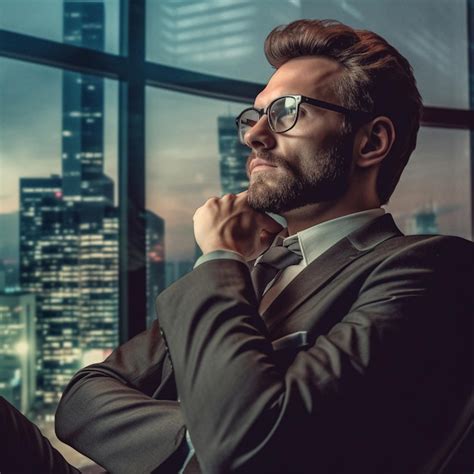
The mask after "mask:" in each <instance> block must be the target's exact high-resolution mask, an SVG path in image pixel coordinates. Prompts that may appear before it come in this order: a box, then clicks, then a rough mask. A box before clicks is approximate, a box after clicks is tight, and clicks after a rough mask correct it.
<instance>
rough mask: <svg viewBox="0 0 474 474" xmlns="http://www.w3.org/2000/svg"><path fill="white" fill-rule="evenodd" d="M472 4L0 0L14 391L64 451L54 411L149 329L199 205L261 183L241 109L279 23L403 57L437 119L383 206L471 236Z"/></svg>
mask: <svg viewBox="0 0 474 474" xmlns="http://www.w3.org/2000/svg"><path fill="white" fill-rule="evenodd" d="M448 7H449V14H447V13H446V9H447V8H448ZM473 11H474V7H473V3H472V1H471V0H452V1H451V0H450V1H449V2H448V1H447V0H437V1H430V2H426V1H424V0H416V1H413V2H398V1H396V0H383V1H382V0H380V1H379V0H377V1H375V0H370V1H364V2H360V1H358V0H357V1H356V0H337V1H332V0H324V1H323V0H321V1H318V2H314V1H309V0H282V1H280V2H274V1H273V0H262V1H259V2H255V1H252V0H192V1H185V0H159V1H154V0H148V1H147V0H134V1H133V2H129V1H127V0H90V1H89V0H87V1H86V0H82V1H69V0H44V1H42V2H38V1H36V0H3V1H1V2H0V134H1V135H0V167H1V173H0V185H1V189H2V192H1V195H0V228H1V229H2V234H1V238H0V395H3V396H5V397H6V398H7V399H8V400H10V401H11V402H12V403H13V404H15V405H16V406H17V407H19V408H20V409H21V410H22V411H23V412H24V413H25V414H27V415H28V416H30V417H31V418H32V419H33V420H34V421H35V422H37V423H38V424H40V426H41V428H42V429H43V431H44V432H45V433H46V435H47V436H49V437H50V438H51V439H52V441H53V444H55V445H57V446H59V444H57V440H56V439H55V437H54V433H53V428H52V420H53V416H54V408H55V405H56V403H57V400H58V397H59V395H60V393H61V391H62V389H63V388H64V386H65V384H66V383H67V382H68V380H69V379H70V377H71V376H72V374H73V373H74V372H75V371H76V370H77V369H78V368H79V367H81V366H83V365H85V364H89V363H92V362H95V361H97V360H100V359H103V358H104V357H105V356H106V355H107V353H108V352H109V351H110V350H111V349H112V348H113V347H115V346H116V345H117V344H118V343H119V342H124V341H125V340H126V339H128V338H130V337H132V336H134V335H135V334H136V333H138V332H139V331H141V330H142V329H144V328H145V327H146V324H147V323H148V324H149V323H150V321H151V320H152V319H153V318H154V317H155V314H154V307H153V306H154V305H153V302H154V298H155V296H156V295H157V294H158V293H159V292H160V291H162V290H163V289H164V288H165V287H166V286H168V285H169V284H171V283H172V282H173V281H174V280H176V279H177V278H179V277H180V276H182V275H184V274H185V273H186V272H188V271H190V270H191V269H192V267H193V264H194V262H195V259H196V257H197V256H198V255H199V249H198V248H197V246H196V244H195V242H194V238H193V229H192V216H193V214H194V212H195V210H196V208H197V207H198V206H200V205H201V204H203V203H204V201H205V200H206V199H207V198H208V197H210V196H213V195H216V196H219V195H221V194H223V193H227V192H233V193H236V192H239V191H241V190H242V189H245V187H246V186H247V178H246V175H245V161H246V158H247V156H248V150H247V149H246V148H245V147H243V146H242V145H240V144H239V142H238V140H237V136H236V134H235V130H234V122H233V117H234V116H235V115H236V114H237V113H238V112H240V111H241V110H242V108H244V107H245V106H246V105H248V104H249V103H251V102H252V101H253V98H254V96H255V95H256V94H257V93H258V91H259V90H261V89H262V88H263V86H264V84H265V82H266V81H267V79H268V77H269V76H270V75H271V73H272V68H271V67H270V66H269V65H268V64H267V63H266V60H265V58H264V54H263V40H264V38H265V37H266V35H267V33H268V32H269V31H270V30H271V29H272V28H274V27H275V26H277V25H279V24H284V23H288V22H290V21H292V20H295V19H297V18H301V17H307V18H312V17H319V18H337V19H339V20H341V21H342V22H346V23H348V24H349V25H351V26H354V27H357V28H367V29H373V30H374V31H377V32H380V33H381V34H382V35H383V36H385V37H386V38H387V39H388V40H389V41H390V42H392V43H393V44H394V45H395V46H396V47H398V48H399V49H400V51H401V52H402V53H403V54H405V55H406V57H407V58H408V59H409V60H410V61H411V62H412V64H413V67H414V71H415V75H416V77H417V79H418V83H419V85H420V89H421V92H422V95H423V97H424V101H425V104H426V105H427V107H426V110H425V112H427V113H426V115H425V117H430V118H429V120H428V119H425V124H424V126H423V127H422V128H421V130H420V134H419V139H418V147H417V149H416V151H415V153H414V155H413V156H412V158H411V160H410V162H409V165H408V166H407V168H406V170H405V172H404V174H403V175H402V179H401V182H400V184H399V186H398V188H397V190H396V192H395V194H394V196H393V197H392V199H391V201H390V203H389V204H388V206H387V207H388V209H389V210H390V211H391V212H392V213H393V214H394V216H395V218H396V220H397V222H398V223H399V225H400V227H401V228H402V230H404V231H405V232H408V233H432V232H440V233H448V234H455V235H460V236H462V237H466V238H471V237H472V234H471V229H472V224H473V223H472V215H473V210H472V208H471V203H472V202H473V199H472V182H471V177H472V171H470V170H471V167H472V150H473V145H472V133H473V132H472V130H473V128H472V124H473V123H474V120H473V113H474V112H473V111H471V110H470V109H472V105H473V103H472V90H471V91H470V90H469V86H470V84H469V77H470V75H471V76H472V75H473V71H472V67H473V66H472V65H473V64H474V60H473V58H470V57H469V54H471V55H472V48H471V50H469V49H468V45H469V44H470V42H471V43H472V31H469V27H468V25H469V23H470V24H471V25H472V24H473V20H472V18H471V17H472V14H473ZM469 15H470V16H469ZM119 25H120V28H119ZM122 26H123V29H122ZM119 31H123V32H125V31H126V32H127V38H125V37H123V38H121V37H120V34H119ZM45 40H48V41H45ZM145 40H146V41H145ZM145 43H146V48H145ZM71 45H73V46H74V47H75V48H74V54H71V50H72V48H71ZM91 49H92V50H94V51H93V52H91ZM469 59H470V61H469ZM130 65H132V66H130ZM469 68H471V69H469ZM471 88H472V80H471ZM470 94H471V102H469V97H470ZM138 221H139V222H140V223H141V224H144V225H135V224H136V222H138ZM60 449H61V451H62V452H63V453H64V454H65V455H66V456H67V458H68V459H69V460H70V461H71V462H72V463H73V464H75V465H76V466H78V467H81V466H84V465H85V464H87V463H88V462H89V461H87V460H85V459H84V458H83V457H81V456H80V455H79V454H78V453H76V452H75V451H74V450H72V449H70V448H67V447H65V446H63V445H61V447H60Z"/></svg>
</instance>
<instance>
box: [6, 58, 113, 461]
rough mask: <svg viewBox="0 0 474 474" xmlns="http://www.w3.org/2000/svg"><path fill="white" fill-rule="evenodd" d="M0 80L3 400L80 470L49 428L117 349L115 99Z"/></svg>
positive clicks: (22, 76)
mask: <svg viewBox="0 0 474 474" xmlns="http://www.w3.org/2000/svg"><path fill="white" fill-rule="evenodd" d="M1 69H2V76H1V84H0V89H1V90H6V89H7V84H8V90H9V94H8V95H7V94H5V95H4V96H3V97H2V109H1V115H0V121H1V128H2V130H3V131H2V134H3V136H2V140H1V144H0V161H1V167H2V183H1V185H2V196H1V208H0V226H1V227H2V230H4V232H2V238H1V243H0V290H1V291H0V395H2V396H4V397H5V398H6V399H7V400H9V401H10V402H11V403H13V405H15V406H16V407H17V408H18V409H20V410H21V411H22V412H23V413H25V414H26V415H27V416H29V417H30V419H32V420H33V421H34V422H35V423H37V424H38V425H39V426H40V428H41V429H42V430H43V432H44V434H45V435H46V436H48V437H50V439H51V441H52V443H53V444H54V445H55V446H56V447H59V449H60V450H61V451H62V452H63V454H65V456H67V457H68V460H69V461H70V462H72V463H73V464H74V465H76V466H81V465H84V464H85V463H86V462H88V461H87V460H85V459H84V457H82V456H80V455H79V454H78V453H76V452H75V451H73V450H72V449H70V448H64V445H62V444H60V443H59V442H58V441H57V439H56V438H55V436H54V429H53V416H54V411H55V409H56V404H57V402H58V400H59V398H60V396H61V393H62V392H63V390H64V388H65V386H66V384H67V383H68V382H69V380H70V378H71V377H72V375H73V374H74V373H75V372H76V371H77V370H78V369H79V368H81V367H83V366H84V365H87V364H91V363H93V362H98V361H100V360H103V359H104V358H105V357H106V355H107V354H108V353H110V351H111V350H112V349H113V348H114V347H115V346H116V345H117V343H118V291H119V290H118V255H119V253H118V230H119V221H118V208H117V203H116V197H115V195H116V190H115V189H114V188H115V183H116V182H117V173H116V167H117V149H116V142H117V96H118V88H117V84H116V83H115V82H113V81H110V80H104V79H102V78H98V77H95V76H90V75H84V74H79V73H75V72H69V71H64V72H63V71H60V70H54V69H49V68H45V67H41V66H35V65H30V64H25V63H23V62H17V61H14V60H7V59H4V60H1ZM105 120H107V122H106V121H105ZM105 123H107V127H105ZM105 157H107V158H105ZM3 171H4V172H3Z"/></svg>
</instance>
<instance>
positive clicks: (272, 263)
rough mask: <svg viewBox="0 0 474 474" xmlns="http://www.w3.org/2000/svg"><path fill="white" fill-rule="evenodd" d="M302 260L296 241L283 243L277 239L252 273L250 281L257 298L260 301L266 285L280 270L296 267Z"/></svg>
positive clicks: (280, 239)
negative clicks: (291, 266)
mask: <svg viewBox="0 0 474 474" xmlns="http://www.w3.org/2000/svg"><path fill="white" fill-rule="evenodd" d="M301 259H302V253H301V249H300V245H299V242H298V240H294V241H291V242H289V243H287V244H284V243H283V239H282V238H279V239H278V240H277V241H276V242H275V244H274V245H272V246H271V247H270V248H269V249H268V250H267V251H266V252H265V253H264V254H263V255H262V256H261V257H260V259H259V260H258V262H257V263H256V264H255V267H254V269H253V271H252V281H253V284H254V287H255V291H256V294H257V297H258V298H259V299H260V298H261V296H262V294H263V292H264V290H265V288H266V286H267V285H268V283H269V282H270V281H271V280H272V279H273V278H275V277H276V275H277V274H278V272H279V271H280V270H283V269H284V268H286V267H288V266H290V265H296V264H297V263H299V262H300V261H301Z"/></svg>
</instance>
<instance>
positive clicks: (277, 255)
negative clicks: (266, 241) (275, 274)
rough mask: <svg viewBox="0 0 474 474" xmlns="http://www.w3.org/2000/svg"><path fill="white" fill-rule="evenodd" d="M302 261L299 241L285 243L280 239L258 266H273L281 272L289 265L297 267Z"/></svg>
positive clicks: (264, 255) (262, 257)
mask: <svg viewBox="0 0 474 474" xmlns="http://www.w3.org/2000/svg"><path fill="white" fill-rule="evenodd" d="M301 259H302V253H301V248H300V244H299V242H298V240H292V241H290V242H287V243H284V242H283V238H281V237H280V238H279V239H278V240H277V242H276V243H275V244H274V245H272V246H271V247H270V248H269V249H268V250H267V251H266V252H265V253H264V254H263V255H262V256H261V258H260V260H259V261H258V263H257V265H260V264H262V265H264V266H271V267H274V268H276V269H278V270H281V269H283V268H285V267H288V266H289V265H295V264H297V263H299V262H300V261H301Z"/></svg>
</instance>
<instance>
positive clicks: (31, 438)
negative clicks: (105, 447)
mask: <svg viewBox="0 0 474 474" xmlns="http://www.w3.org/2000/svg"><path fill="white" fill-rule="evenodd" d="M0 439H1V440H2V444H1V446H0V472H5V473H7V472H54V473H55V474H79V471H78V470H77V469H76V468H75V467H73V466H71V465H70V464H68V463H67V462H66V460H65V459H64V458H63V457H62V455H61V454H60V453H59V451H57V450H56V449H54V448H53V447H52V446H51V443H50V442H49V440H48V439H46V438H45V437H44V436H43V435H42V434H41V431H40V430H39V429H38V427H37V426H36V425H35V424H33V423H32V422H31V421H30V420H28V418H26V416H24V415H22V414H21V413H20V412H19V411H18V410H17V409H16V408H15V407H14V406H12V405H10V404H9V403H8V402H7V401H6V400H5V399H4V398H3V397H0Z"/></svg>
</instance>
